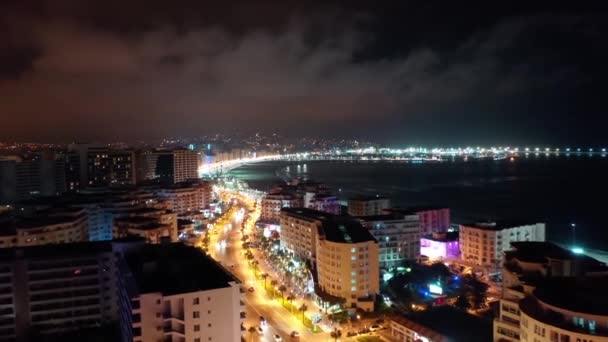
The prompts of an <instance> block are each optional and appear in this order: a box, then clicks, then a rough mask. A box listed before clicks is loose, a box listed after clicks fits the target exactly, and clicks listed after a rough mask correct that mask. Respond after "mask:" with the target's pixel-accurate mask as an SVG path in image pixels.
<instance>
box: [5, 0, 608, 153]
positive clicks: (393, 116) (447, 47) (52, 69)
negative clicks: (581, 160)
mask: <svg viewBox="0 0 608 342" xmlns="http://www.w3.org/2000/svg"><path fill="white" fill-rule="evenodd" d="M121 3H124V2H121ZM252 3H253V2H243V3H238V4H236V5H234V6H233V7H230V8H226V7H223V10H226V11H228V12H223V10H222V8H221V7H220V8H210V10H209V11H205V10H204V8H202V7H201V6H200V3H199V2H188V1H185V2H184V4H181V5H189V6H191V7H190V9H191V10H190V11H188V10H184V8H188V7H187V6H186V7H182V6H177V5H174V6H168V5H166V4H167V2H160V1H147V2H146V4H145V5H144V4H143V3H139V2H137V1H135V2H127V3H126V4H123V6H121V5H120V3H119V2H113V1H109V2H104V3H103V5H98V6H91V5H88V4H85V2H82V1H65V2H61V4H60V5H56V4H55V2H47V3H43V2H42V3H40V4H39V5H38V6H37V7H35V8H34V9H32V8H31V7H29V9H28V12H24V11H23V9H22V8H20V7H19V6H16V7H11V8H10V10H11V11H12V12H11V13H13V14H14V16H12V17H11V18H12V19H9V20H6V23H5V25H4V27H5V28H6V29H5V30H4V31H5V36H7V37H8V38H9V39H7V40H6V41H7V42H8V43H7V44H6V46H5V49H3V50H4V51H5V52H4V53H3V54H2V57H1V58H0V62H2V61H3V62H4V63H3V64H4V67H3V68H2V69H0V75H1V77H2V80H0V113H2V114H1V115H0V135H2V136H9V137H16V138H30V139H31V138H38V139H62V140H63V139H71V138H78V139H84V138H91V139H116V138H121V139H125V138H127V139H128V138H140V137H144V138H146V137H160V136H167V135H173V136H175V135H187V136H191V135H196V134H200V133H207V132H214V131H218V130H230V129H239V130H243V129H247V130H249V129H250V130H254V129H261V130H266V131H274V130H279V131H283V132H285V133H287V134H333V135H355V134H357V135H365V136H366V137H369V138H383V139H388V140H391V141H396V142H407V141H411V140H425V139H426V141H439V142H440V141H445V140H458V141H465V140H466V141H476V140H477V141H479V140H486V141H501V140H502V141H504V140H509V139H529V140H530V139H538V138H542V139H552V137H553V136H554V135H553V133H552V132H557V131H559V130H560V129H565V128H566V127H567V128H569V129H572V130H577V132H578V133H577V134H582V133H581V132H582V131H585V130H586V129H587V128H588V127H587V126H585V125H572V120H571V119H570V118H571V116H578V117H579V118H594V117H596V115H597V110H598V108H597V107H595V106H590V107H587V109H586V111H585V113H580V112H578V111H577V108H573V107H575V106H576V105H578V104H580V103H586V104H590V103H593V101H595V99H596V93H594V92H593V91H591V92H588V91H585V90H586V89H596V87H597V81H598V79H600V78H601V77H603V76H604V75H605V67H603V66H602V65H603V62H602V61H603V60H604V59H603V58H602V56H603V57H604V58H605V57H606V51H603V50H601V49H602V48H603V46H605V44H604V43H605V38H604V36H603V35H602V33H603V32H606V30H605V27H603V26H604V24H603V23H604V22H605V19H606V18H605V17H604V16H603V15H602V14H601V13H594V14H587V13H583V14H580V13H569V12H568V13H561V12H560V13H549V12H539V13H536V12H535V13H518V15H512V16H503V17H496V18H493V19H494V20H493V21H492V22H488V23H479V24H478V25H475V26H474V27H466V28H463V27H460V26H459V27H455V28H454V29H453V30H450V27H448V26H446V25H445V24H444V25H439V26H440V28H438V29H437V30H439V31H442V32H446V36H448V37H449V39H445V40H441V39H439V38H438V36H437V35H435V34H433V33H432V32H429V31H428V30H425V27H421V28H420V30H419V32H420V35H422V36H425V38H424V39H423V40H420V38H412V36H413V35H415V34H417V33H418V32H410V31H407V30H409V29H411V28H412V25H411V24H408V23H407V20H412V21H414V22H416V23H418V22H420V20H421V18H418V15H419V13H416V11H414V9H415V8H410V9H412V12H413V14H414V15H408V13H405V12H403V13H401V15H402V16H403V21H404V27H403V28H400V29H394V28H393V27H392V20H394V17H393V15H390V14H387V13H385V12H383V11H386V9H378V8H366V7H365V6H360V7H359V5H357V4H355V5H354V7H353V8H349V9H344V8H340V7H338V6H332V5H327V4H322V3H319V4H314V3H313V4H312V5H306V6H305V5H298V4H297V3H296V2H293V3H290V2H283V5H278V6H277V7H273V5H272V3H270V2H269V3H266V2H261V3H260V4H259V6H258V7H256V6H253V5H252ZM422 7H423V8H422V9H419V8H418V11H419V12H422V13H428V11H429V9H426V8H424V6H422ZM406 9H407V8H405V9H404V8H401V10H403V11H405V10H406ZM431 10H432V6H431ZM138 11H140V12H138ZM24 13H27V15H26V14H24ZM319 13H320V14H319ZM112 14H115V15H114V16H113V15H112ZM398 14H399V13H398ZM425 15H427V20H432V19H434V17H431V16H428V14H425ZM129 17H131V18H132V19H131V22H130V23H129V20H128V19H129ZM15 18H17V19H15ZM383 19H385V20H383ZM435 19H436V18H435ZM449 23H451V21H449ZM467 25H468V24H467ZM467 25H465V26H467ZM426 27H428V26H426ZM588 56H593V57H588ZM588 58H591V59H592V60H593V63H586V62H588V61H589V59H588ZM564 94H571V95H573V97H572V98H566V97H564ZM589 100H591V101H589ZM539 118H541V119H539ZM514 122H517V123H519V124H515V123H514ZM505 128H506V129H505ZM590 130H592V129H590ZM555 136H556V137H557V138H559V137H560V135H555ZM557 138H556V140H557Z"/></svg>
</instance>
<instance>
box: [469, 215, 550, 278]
mask: <svg viewBox="0 0 608 342" xmlns="http://www.w3.org/2000/svg"><path fill="white" fill-rule="evenodd" d="M459 235H460V236H459V239H460V243H459V246H460V251H461V258H462V260H464V261H467V262H470V263H472V264H473V265H476V266H483V267H487V268H489V269H490V270H499V269H500V268H501V265H502V262H503V252H504V251H506V250H508V249H510V247H511V243H512V242H516V241H545V224H544V223H533V224H526V223H510V222H498V223H497V222H482V223H475V224H465V225H460V234H459Z"/></svg>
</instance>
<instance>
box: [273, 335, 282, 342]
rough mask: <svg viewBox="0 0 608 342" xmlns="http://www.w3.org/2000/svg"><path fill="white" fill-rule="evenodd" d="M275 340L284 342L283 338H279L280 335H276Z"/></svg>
mask: <svg viewBox="0 0 608 342" xmlns="http://www.w3.org/2000/svg"><path fill="white" fill-rule="evenodd" d="M274 340H275V342H282V341H283V339H282V338H281V336H279V334H274Z"/></svg>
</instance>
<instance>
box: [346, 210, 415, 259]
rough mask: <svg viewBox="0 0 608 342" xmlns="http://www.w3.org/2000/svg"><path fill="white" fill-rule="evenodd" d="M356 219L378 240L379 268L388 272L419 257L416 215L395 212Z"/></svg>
mask: <svg viewBox="0 0 608 342" xmlns="http://www.w3.org/2000/svg"><path fill="white" fill-rule="evenodd" d="M358 219H359V220H360V221H361V224H363V226H364V227H365V228H367V229H368V230H369V232H370V233H371V234H372V235H373V236H374V238H376V240H378V246H379V248H380V253H379V262H380V268H383V269H386V270H389V269H391V268H394V267H397V266H400V265H401V264H402V263H403V261H405V260H416V259H417V258H418V256H419V255H420V231H419V222H418V215H417V214H415V213H407V212H399V213H398V212H395V213H391V214H387V215H377V216H362V217H359V218H358Z"/></svg>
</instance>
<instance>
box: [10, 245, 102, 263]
mask: <svg viewBox="0 0 608 342" xmlns="http://www.w3.org/2000/svg"><path fill="white" fill-rule="evenodd" d="M111 251H112V243H111V242H109V241H95V242H76V243H65V244H48V245H41V246H32V247H18V248H0V259H1V260H16V259H22V258H49V257H50V258H61V257H80V256H88V255H95V254H98V253H102V252H111Z"/></svg>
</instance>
